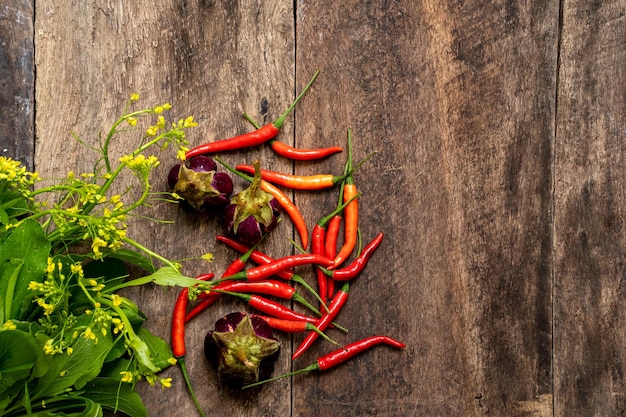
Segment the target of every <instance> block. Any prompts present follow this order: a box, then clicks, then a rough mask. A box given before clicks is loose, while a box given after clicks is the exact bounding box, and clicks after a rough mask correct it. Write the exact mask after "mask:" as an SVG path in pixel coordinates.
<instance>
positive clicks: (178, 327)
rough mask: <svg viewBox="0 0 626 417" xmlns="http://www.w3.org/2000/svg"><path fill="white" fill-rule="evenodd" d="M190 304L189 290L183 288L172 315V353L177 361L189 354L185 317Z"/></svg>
mask: <svg viewBox="0 0 626 417" xmlns="http://www.w3.org/2000/svg"><path fill="white" fill-rule="evenodd" d="M188 303H189V288H183V289H182V290H181V291H180V293H179V294H178V298H176V304H174V312H173V314H172V353H173V354H174V357H175V358H176V359H178V358H182V357H183V356H185V353H187V350H186V348H185V315H186V314H187V304H188Z"/></svg>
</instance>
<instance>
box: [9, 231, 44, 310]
mask: <svg viewBox="0 0 626 417" xmlns="http://www.w3.org/2000/svg"><path fill="white" fill-rule="evenodd" d="M49 254H50V242H49V241H48V238H47V237H46V234H45V233H44V231H43V229H42V227H41V225H40V224H39V223H37V222H36V221H35V220H30V219H27V220H24V221H23V222H21V223H20V224H19V225H18V226H16V227H15V229H14V230H13V232H12V233H11V234H10V235H9V236H8V237H7V238H6V239H5V240H4V241H3V242H2V243H1V244H0V267H2V268H3V273H2V280H1V281H0V294H3V296H2V297H3V298H4V300H3V305H4V309H3V311H4V320H3V322H4V321H8V320H12V319H18V320H21V319H24V318H25V317H26V315H27V314H28V313H29V312H30V311H31V308H32V305H31V300H32V293H31V291H30V290H29V289H28V285H29V284H30V282H31V281H37V282H42V280H43V275H44V272H45V267H46V261H47V259H48V255H49ZM20 264H21V266H18V265H20ZM9 268H10V269H11V272H10V274H11V275H8V276H7V274H9V272H7V269H9ZM16 268H20V270H19V271H17V275H15V276H12V274H14V273H16V271H15V270H16ZM7 278H10V279H7Z"/></svg>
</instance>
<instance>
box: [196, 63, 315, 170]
mask: <svg viewBox="0 0 626 417" xmlns="http://www.w3.org/2000/svg"><path fill="white" fill-rule="evenodd" d="M318 74H319V71H317V72H315V74H314V75H313V78H311V80H310V81H309V83H308V84H307V85H306V87H304V90H302V92H301V93H300V94H299V95H298V97H296V99H295V100H294V101H293V103H291V104H290V105H289V107H288V108H287V110H286V111H285V112H284V113H283V114H282V115H280V117H279V118H278V119H276V121H274V122H272V123H269V124H267V125H265V126H263V127H261V128H259V129H257V130H255V131H252V132H248V133H245V134H243V135H238V136H235V137H232V138H229V139H222V140H217V141H215V142H209V143H205V144H203V145H200V146H196V147H195V148H193V149H191V150H190V151H188V152H187V155H186V158H187V159H189V158H192V157H194V156H198V155H205V154H214V153H219V152H224V151H232V150H236V149H242V148H248V147H251V146H257V145H260V144H262V143H265V142H267V141H268V140H270V139H272V138H274V137H276V135H277V134H278V132H280V129H281V128H282V127H283V123H284V122H285V119H286V118H287V116H288V115H289V113H291V111H292V110H293V109H294V108H295V107H296V104H298V102H299V101H300V99H302V97H303V96H304V94H305V93H306V92H307V90H308V89H309V88H310V87H311V85H312V84H313V81H315V78H317V75H318Z"/></svg>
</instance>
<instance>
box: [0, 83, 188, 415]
mask: <svg viewBox="0 0 626 417" xmlns="http://www.w3.org/2000/svg"><path fill="white" fill-rule="evenodd" d="M138 99H139V97H138V95H136V94H134V95H132V96H131V98H130V100H129V102H128V103H127V106H126V109H125V110H124V114H123V116H122V117H120V118H119V119H118V120H117V121H116V122H115V123H114V124H113V126H112V127H111V129H110V130H109V132H108V133H107V135H106V136H105V137H104V140H103V141H102V142H101V144H100V147H99V148H90V149H92V150H95V151H96V152H98V154H99V155H100V158H99V159H98V161H97V163H96V164H95V165H94V169H93V172H90V173H85V174H81V175H75V174H74V173H73V172H69V173H68V174H67V176H66V177H65V178H63V179H62V180H59V181H55V182H54V183H53V185H49V186H45V187H44V186H42V187H39V188H38V187H37V186H36V185H37V184H38V183H39V180H40V178H39V175H38V174H37V173H36V172H29V171H27V170H26V168H25V167H23V166H22V165H21V164H20V162H18V161H15V160H12V159H9V158H5V157H0V416H2V417H4V416H7V417H9V416H21V415H34V416H61V415H63V416H100V415H102V413H103V409H105V408H106V409H111V410H114V411H119V412H123V413H125V414H128V415H131V416H145V415H147V411H146V408H145V406H144V404H143V402H142V400H141V398H140V396H139V394H138V393H137V391H136V390H135V386H136V383H137V382H138V381H140V380H142V379H143V380H146V381H147V382H148V383H150V384H152V385H156V384H158V385H160V386H161V387H164V388H167V387H169V386H170V383H171V380H170V378H161V377H159V375H158V373H159V372H160V371H161V370H163V369H165V368H166V367H168V366H171V365H173V364H175V363H176V360H175V359H174V358H173V355H172V352H171V350H170V348H169V345H168V343H166V342H165V341H164V340H162V339H161V338H159V337H156V336H154V335H152V334H151V333H150V332H149V331H148V330H147V329H146V328H145V327H144V326H143V323H144V321H145V319H146V317H145V316H144V315H143V314H142V312H141V310H140V309H139V308H138V306H137V304H135V303H134V302H133V301H132V300H130V299H129V298H127V297H124V296H123V295H120V294H119V290H120V289H122V288H125V287H129V286H137V285H145V284H148V283H156V284H158V285H166V286H171V285H178V286H191V285H195V284H197V281H196V280H194V279H192V278H188V277H184V276H183V275H182V274H181V273H180V269H181V268H180V264H179V263H177V262H173V261H170V260H168V259H166V258H165V257H163V256H160V255H159V254H157V253H154V252H152V251H151V250H150V249H148V248H147V247H145V246H143V245H142V244H140V243H139V242H137V241H135V240H134V239H132V238H131V237H129V235H128V234H127V229H128V224H127V221H128V219H129V217H130V216H132V215H133V212H135V211H136V210H137V209H138V208H140V207H142V206H145V205H148V204H149V202H150V201H151V200H152V199H153V198H158V197H159V195H158V194H155V193H153V192H152V190H151V184H150V180H149V177H150V173H151V171H152V170H153V169H154V168H155V167H157V166H158V165H159V160H158V158H157V157H155V156H151V155H150V156H147V155H146V151H147V150H148V149H150V148H152V147H154V146H157V147H160V148H161V149H165V148H166V147H168V146H169V145H172V146H173V147H175V148H176V149H177V150H178V156H179V157H181V158H183V155H184V153H185V150H186V145H187V141H186V140H185V132H186V130H187V129H188V128H191V127H193V126H196V125H197V123H196V122H195V121H194V120H193V117H188V118H186V119H181V120H179V121H177V122H174V123H171V124H169V125H168V123H167V122H166V120H165V118H164V116H163V113H164V112H166V111H167V110H169V109H170V108H171V106H170V105H169V104H164V105H161V106H156V107H152V108H149V109H144V110H139V111H130V107H131V105H132V104H133V103H134V102H135V101H136V100H138ZM142 118H152V120H155V119H156V122H155V123H154V124H153V125H151V126H150V127H148V128H147V129H145V130H143V133H142V136H143V139H142V141H141V143H140V144H139V145H138V147H137V148H136V149H135V150H134V151H133V152H131V153H130V154H127V155H125V156H123V157H121V158H120V159H119V160H117V161H112V160H111V159H110V156H109V145H110V143H111V141H112V139H113V138H114V137H115V136H116V135H117V134H118V133H120V132H122V131H128V130H131V131H136V130H140V128H139V127H138V121H139V120H140V119H142ZM148 123H150V122H148ZM79 141H80V139H79ZM81 143H83V144H84V145H86V144H85V143H84V142H82V141H81ZM125 172H131V173H132V174H133V175H134V176H135V177H136V179H137V181H138V183H139V185H140V187H139V188H140V190H141V192H140V193H137V194H139V196H138V197H135V198H132V195H136V194H135V193H130V192H125V193H122V194H121V195H120V194H112V189H113V188H114V187H112V185H113V184H114V183H115V181H116V180H118V179H119V178H120V177H121V176H122V174H123V173H125ZM127 191H130V190H127ZM126 199H132V200H133V201H125V200H126ZM52 201H53V202H52ZM155 260H157V262H159V263H160V264H161V267H160V269H158V270H157V268H156V267H155V263H154V261H155ZM128 264H133V265H137V266H140V267H142V268H143V269H145V270H146V271H147V273H148V275H146V276H143V277H139V278H134V279H128V273H127V269H126V265H128Z"/></svg>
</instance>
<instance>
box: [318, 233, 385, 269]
mask: <svg viewBox="0 0 626 417" xmlns="http://www.w3.org/2000/svg"><path fill="white" fill-rule="evenodd" d="M382 241H383V233H382V232H381V233H379V234H377V235H376V236H375V237H374V239H372V241H371V242H370V243H368V244H367V245H366V246H365V247H364V248H363V250H362V251H361V253H360V254H359V256H358V257H356V258H355V259H354V260H353V261H352V262H351V263H350V264H349V265H347V266H345V267H343V268H339V269H334V270H332V271H330V276H331V277H332V278H333V280H335V281H347V280H349V279H352V278H354V277H356V276H357V275H358V274H360V273H361V271H363V269H364V268H365V265H367V262H368V261H369V259H370V258H371V256H372V254H373V253H374V252H375V251H376V249H378V247H379V246H380V244H381V243H382Z"/></svg>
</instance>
